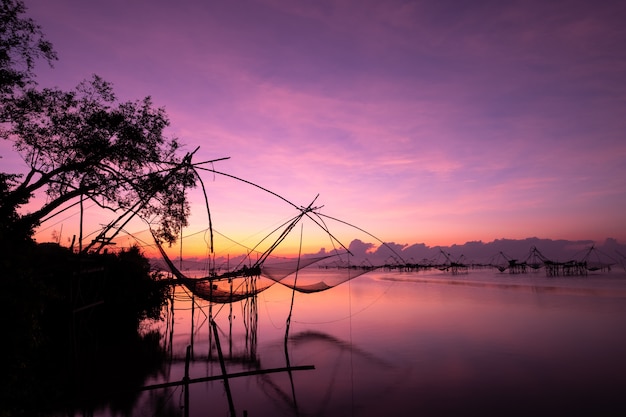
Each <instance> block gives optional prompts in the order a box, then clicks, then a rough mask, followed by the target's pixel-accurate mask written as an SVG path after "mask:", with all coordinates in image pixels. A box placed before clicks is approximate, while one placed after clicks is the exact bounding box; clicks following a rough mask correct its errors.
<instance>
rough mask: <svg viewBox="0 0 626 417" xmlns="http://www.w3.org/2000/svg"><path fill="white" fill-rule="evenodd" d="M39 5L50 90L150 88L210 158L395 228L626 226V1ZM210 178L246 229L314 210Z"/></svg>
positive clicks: (187, 140)
mask: <svg viewBox="0 0 626 417" xmlns="http://www.w3.org/2000/svg"><path fill="white" fill-rule="evenodd" d="M25 3H26V6H27V7H28V12H27V14H28V16H30V17H32V18H33V19H34V20H35V21H36V22H38V23H39V24H40V25H41V26H42V29H43V32H44V33H45V34H46V37H47V38H48V39H49V40H50V41H51V42H52V43H53V44H54V47H55V49H56V51H57V53H58V56H59V61H58V62H56V63H55V65H54V68H53V69H49V68H47V67H46V65H43V64H41V65H39V66H38V67H37V69H36V73H37V75H38V77H37V80H38V82H39V85H40V86H43V87H47V86H58V87H60V88H63V89H71V88H73V87H74V86H76V85H77V84H78V83H79V82H80V81H81V80H84V79H88V78H90V77H91V75H92V74H98V75H100V76H101V77H103V78H104V79H105V80H107V81H110V82H112V83H113V85H114V88H115V92H116V94H117V95H118V97H119V98H120V99H121V100H138V99H142V98H143V97H145V96H151V97H152V99H153V102H154V104H155V105H156V106H159V107H164V108H165V110H166V111H167V113H168V115H169V118H170V122H171V125H170V127H169V128H168V131H167V134H168V135H170V136H176V137H178V138H179V139H180V140H181V141H182V142H183V143H184V144H186V150H193V149H195V148H196V147H197V146H200V149H199V151H198V153H197V160H208V159H215V158H221V157H229V158H230V159H228V160H226V161H221V162H217V163H215V165H214V166H215V168H216V169H218V170H220V171H223V172H226V173H228V174H231V175H235V176H237V177H240V178H244V179H246V180H248V181H252V182H254V183H256V184H259V185H261V186H263V187H265V188H267V189H270V190H271V191H273V192H276V193H278V194H280V195H281V196H284V197H285V198H287V199H288V200H290V201H292V202H294V203H295V204H296V205H298V206H300V205H302V206H307V205H308V204H309V203H310V202H311V201H313V199H315V198H316V196H318V195H319V196H318V197H317V200H315V205H317V206H323V207H321V208H320V209H319V211H320V212H321V213H324V214H326V215H329V216H333V217H335V218H339V219H342V220H344V221H346V222H349V223H350V224H353V225H357V226H358V227H359V228H361V229H363V230H366V231H367V232H369V233H371V234H373V235H375V236H376V237H378V238H380V239H382V240H384V241H388V242H396V243H399V244H414V243H425V244H426V245H430V246H435V245H452V244H462V243H464V242H468V241H484V242H490V241H493V240H494V239H500V238H507V239H523V238H527V237H539V238H549V239H571V240H577V239H591V240H595V241H603V240H604V239H605V238H609V237H611V238H615V239H617V240H618V241H620V242H624V241H626V209H625V208H626V48H624V45H626V25H624V22H625V21H626V3H624V2H623V1H611V0H609V1H603V2H589V1H586V0H583V1H579V0H572V1H545V0H541V1H534V0H530V1H485V0H478V1H472V2H458V1H442V0H436V1H430V0H427V1H409V0H404V1H403V0H389V1H369V0H338V1H328V0H320V1H311V0H302V1H290V0H242V1H229V0H224V1H222V0H219V1H205V0H195V1H192V0H180V1H177V2H171V1H161V0H150V1H148V0H134V1H128V0H121V1H120V0H108V1H106V2H86V1H83V0H55V1H54V2H50V1H48V0H26V1H25ZM2 146H3V147H2V148H0V150H1V152H2V155H3V160H2V161H3V162H2V163H3V164H5V166H9V164H12V163H13V162H14V159H12V158H11V157H10V155H9V153H8V151H7V150H6V149H7V146H6V144H3V145H2ZM11 166H12V165H11ZM205 180H206V186H207V191H208V194H209V195H208V197H209V200H210V204H211V206H212V217H213V221H214V225H215V227H216V229H217V230H218V231H219V232H221V233H225V234H227V235H228V236H229V237H230V238H232V239H235V240H238V239H243V240H246V239H252V238H253V237H255V236H256V237H258V236H262V234H263V233H262V232H263V231H264V230H271V229H272V227H274V226H275V225H278V224H281V222H282V221H284V220H285V219H287V218H289V217H290V216H293V215H296V214H297V210H295V212H294V208H293V207H289V206H288V205H286V204H285V203H284V202H283V201H281V200H279V199H277V198H274V197H273V196H267V195H263V193H261V192H259V190H257V189H254V188H253V187H248V186H245V185H242V184H241V183H237V182H236V181H232V180H230V179H228V178H225V177H221V176H212V175H208V174H207V176H206V179H205ZM192 200H193V206H192V213H193V214H192V218H191V224H190V226H189V228H188V233H189V234H193V233H196V232H197V231H201V230H203V229H206V227H207V221H206V218H207V216H206V210H205V208H204V202H203V199H202V195H201V193H199V192H197V193H195V194H193V195H192ZM94 222H95V223H97V220H94ZM62 225H63V227H65V228H66V229H71V228H72V227H75V225H76V220H75V219H71V218H68V219H67V220H66V222H65V223H64V224H62ZM44 226H45V225H44ZM55 227H56V228H59V227H61V225H59V224H57V225H56V226H55ZM329 227H330V228H331V229H332V226H330V225H329ZM339 227H341V226H339ZM268 228H269V229H268ZM42 229H44V230H46V231H45V232H44V233H42V234H40V235H39V236H38V239H43V240H45V239H46V238H47V237H48V236H46V235H47V234H49V233H50V227H49V226H48V227H45V228H42ZM203 239H205V240H206V236H205V237H203Z"/></svg>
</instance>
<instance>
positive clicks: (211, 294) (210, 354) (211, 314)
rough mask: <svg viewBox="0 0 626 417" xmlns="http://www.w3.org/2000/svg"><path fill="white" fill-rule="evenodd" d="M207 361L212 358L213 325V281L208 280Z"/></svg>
mask: <svg viewBox="0 0 626 417" xmlns="http://www.w3.org/2000/svg"><path fill="white" fill-rule="evenodd" d="M209 284H210V285H209V300H211V301H209V360H210V359H211V358H212V357H213V333H212V332H211V323H213V280H209Z"/></svg>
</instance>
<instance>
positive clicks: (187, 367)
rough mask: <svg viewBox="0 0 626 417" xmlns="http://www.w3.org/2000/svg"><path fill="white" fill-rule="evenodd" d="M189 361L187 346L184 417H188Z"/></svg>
mask: <svg viewBox="0 0 626 417" xmlns="http://www.w3.org/2000/svg"><path fill="white" fill-rule="evenodd" d="M190 359H191V345H187V355H186V356H185V376H184V377H183V382H184V383H185V417H189V360H190Z"/></svg>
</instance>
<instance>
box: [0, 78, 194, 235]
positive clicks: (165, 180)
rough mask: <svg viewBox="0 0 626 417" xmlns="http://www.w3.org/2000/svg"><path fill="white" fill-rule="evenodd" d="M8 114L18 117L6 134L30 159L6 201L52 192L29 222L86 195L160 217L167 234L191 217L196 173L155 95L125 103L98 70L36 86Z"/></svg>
mask: <svg viewBox="0 0 626 417" xmlns="http://www.w3.org/2000/svg"><path fill="white" fill-rule="evenodd" d="M4 116H5V118H6V119H7V120H10V122H11V125H10V128H8V129H6V130H4V131H3V132H2V133H1V135H2V136H3V137H4V138H5V139H9V140H11V141H13V143H14V147H15V149H16V150H17V151H18V152H19V153H20V155H21V156H22V158H23V159H24V161H25V162H26V163H27V164H28V167H29V172H28V174H27V175H26V176H25V177H24V178H23V180H22V181H21V182H20V183H19V185H17V186H16V187H14V188H13V189H12V191H11V193H10V195H9V196H8V198H7V203H9V204H13V205H18V204H20V202H21V201H24V200H25V199H27V198H28V197H29V196H31V195H32V194H33V193H35V192H37V191H42V190H43V191H45V193H46V196H47V200H46V202H45V203H44V204H43V205H42V206H41V207H40V208H39V209H38V210H37V211H34V212H32V213H29V214H27V215H24V216H23V218H22V220H23V221H24V222H26V223H27V224H28V225H33V226H34V225H36V224H37V223H38V222H39V221H41V219H43V218H44V217H45V216H48V215H50V214H51V213H52V212H53V211H54V210H56V209H58V208H59V207H61V206H63V205H64V204H66V203H68V202H70V201H72V200H77V199H79V198H86V199H89V200H91V201H93V202H95V203H96V204H97V205H99V206H100V207H103V208H107V209H110V210H113V211H117V210H134V211H136V212H137V213H138V214H140V215H142V216H143V217H144V218H145V219H148V220H149V221H150V220H156V221H157V222H158V224H159V229H158V230H159V236H160V237H162V238H164V239H165V240H168V241H172V239H174V238H175V236H176V233H177V232H178V230H179V228H180V226H183V225H185V224H186V218H187V216H188V214H189V213H188V210H189V207H188V203H187V199H186V194H185V190H186V188H187V187H193V186H194V185H195V176H194V174H193V170H190V169H189V167H190V166H189V163H190V161H189V160H188V159H189V158H187V159H185V158H184V157H180V156H178V151H179V143H178V141H177V140H176V139H175V138H174V139H167V138H165V136H164V135H163V130H164V129H165V127H167V126H168V123H169V122H168V119H167V116H166V114H165V111H164V110H163V109H161V108H155V107H154V106H153V105H152V102H151V101H150V98H149V97H147V98H145V99H143V100H141V101H134V102H130V101H129V102H123V103H118V102H117V100H116V98H115V95H114V93H113V89H112V86H111V84H109V83H107V82H105V81H104V80H102V79H101V78H100V77H98V76H94V77H93V78H92V79H91V80H90V81H85V82H83V83H81V84H79V85H78V87H77V88H76V89H75V90H74V91H69V92H65V91H60V90H58V89H42V90H37V89H29V90H27V91H26V92H25V93H24V94H22V95H20V96H19V97H15V98H13V99H12V100H10V101H8V102H7V103H6V105H5V107H4Z"/></svg>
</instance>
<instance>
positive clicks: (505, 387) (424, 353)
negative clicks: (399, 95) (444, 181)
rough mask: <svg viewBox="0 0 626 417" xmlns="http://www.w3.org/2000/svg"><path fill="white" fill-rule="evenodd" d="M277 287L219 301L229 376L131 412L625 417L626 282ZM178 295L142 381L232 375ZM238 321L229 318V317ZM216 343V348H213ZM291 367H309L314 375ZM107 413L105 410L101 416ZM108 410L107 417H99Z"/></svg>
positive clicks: (198, 310) (429, 278)
mask: <svg viewBox="0 0 626 417" xmlns="http://www.w3.org/2000/svg"><path fill="white" fill-rule="evenodd" d="M291 300H292V291H291V290H289V289H288V288H286V287H284V286H281V285H274V286H273V287H271V288H269V289H268V290H266V291H264V292H262V293H261V294H259V295H258V296H257V298H256V301H253V300H250V301H248V302H247V303H243V302H240V303H235V304H233V305H232V309H231V306H229V305H224V306H220V305H215V306H213V308H212V314H213V317H214V318H215V322H216V324H217V329H218V333H219V343H220V346H221V349H222V352H223V355H224V357H225V360H224V362H225V367H226V371H227V373H229V374H233V373H237V372H244V371H251V370H272V369H277V370H279V372H275V373H265V374H260V375H253V376H245V377H239V378H231V379H229V383H228V388H229V389H230V394H231V396H230V397H231V401H229V397H228V395H227V392H226V386H225V384H224V382H223V381H222V380H213V381H206V382H197V383H192V384H190V385H189V391H188V393H187V394H188V399H186V395H185V393H184V390H183V387H182V386H174V387H168V388H158V389H154V390H149V391H145V392H144V393H143V394H142V395H141V397H140V399H139V401H138V403H137V404H136V405H135V409H134V411H133V415H136V416H152V415H184V412H185V410H184V405H185V403H187V404H188V407H189V408H188V410H186V411H187V412H188V413H189V415H190V416H194V417H195V416H214V415H217V416H227V415H229V410H230V409H231V406H230V405H229V403H231V404H232V408H233V409H234V411H235V413H236V415H238V416H243V415H248V416H250V417H261V416H383V415H415V416H431V415H437V416H438V415H498V416H511V415H526V416H530V415H532V416H538V415H564V416H571V415H589V416H591V415H626V393H625V391H626V274H625V273H624V272H623V271H621V270H620V271H616V270H614V271H612V272H610V273H606V274H601V273H598V274H590V275H588V276H585V277H560V278H548V277H546V276H545V274H544V273H543V272H542V271H540V272H537V273H529V274H520V275H510V274H508V273H500V272H497V271H496V270H492V269H482V270H470V271H469V273H467V274H460V275H452V274H450V273H443V272H439V271H428V272H419V273H417V272H407V273H402V272H384V271H376V272H371V273H368V274H365V275H362V276H360V277H358V278H356V279H354V280H352V281H350V282H347V283H344V284H342V285H339V286H337V287H335V288H332V289H330V290H327V291H323V292H320V293H314V294H301V293H296V294H295V298H294V303H293V313H292V318H291V326H290V329H289V341H288V344H287V350H285V344H284V337H285V332H286V320H287V317H288V316H289V310H290V305H291ZM195 301H196V302H197V305H196V306H195V307H194V308H193V316H192V304H191V299H190V298H189V296H188V294H187V293H186V292H185V291H184V289H183V288H182V287H178V288H177V291H176V297H175V302H174V316H173V327H172V320H171V316H169V318H168V321H167V322H166V323H164V324H162V325H161V329H162V331H163V332H164V343H165V344H167V346H168V349H170V351H169V352H170V355H171V360H170V361H169V362H168V363H167V364H166V365H165V366H164V368H163V371H162V372H161V373H159V374H158V375H154V376H153V377H151V378H149V379H148V380H146V381H145V385H150V384H158V383H162V382H168V381H181V380H182V379H183V377H184V374H185V358H186V351H187V346H189V345H193V348H192V351H191V353H192V354H191V361H190V364H189V377H190V378H191V379H192V380H194V379H198V378H207V377H212V376H213V377H218V376H220V375H221V374H222V370H221V367H220V361H219V360H218V354H217V350H216V348H215V337H213V334H212V333H211V331H212V329H211V326H210V325H209V321H208V319H207V315H208V314H209V307H208V303H207V302H206V301H202V300H198V299H195ZM229 318H230V319H229ZM209 344H211V346H213V347H212V349H209ZM288 365H290V366H291V367H304V366H307V365H311V366H312V367H314V369H294V370H292V371H291V372H286V371H282V372H280V368H284V367H287V366H288ZM107 413H108V412H107V411H103V412H102V413H101V415H106V414H107ZM96 414H98V413H96Z"/></svg>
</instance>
